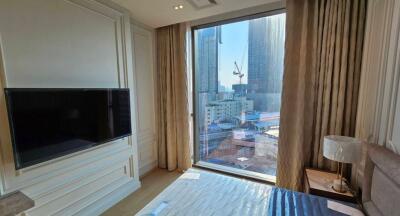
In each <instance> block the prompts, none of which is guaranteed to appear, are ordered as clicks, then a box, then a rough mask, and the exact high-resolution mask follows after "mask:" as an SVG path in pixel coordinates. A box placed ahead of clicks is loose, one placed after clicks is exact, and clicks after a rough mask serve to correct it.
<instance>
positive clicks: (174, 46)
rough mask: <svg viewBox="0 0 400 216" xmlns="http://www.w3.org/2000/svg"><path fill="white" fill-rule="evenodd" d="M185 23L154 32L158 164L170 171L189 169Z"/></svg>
mask: <svg viewBox="0 0 400 216" xmlns="http://www.w3.org/2000/svg"><path fill="white" fill-rule="evenodd" d="M186 31H187V28H186V24H185V23H182V24H175V25H171V26H166V27H162V28H159V29H157V30H156V38H157V39H156V44H157V45H156V47H157V78H156V79H157V86H156V87H157V108H158V109H157V119H158V124H157V126H158V165H159V167H160V168H166V169H168V170H170V171H172V170H175V169H178V170H180V171H183V170H186V169H188V168H190V166H191V159H190V158H191V157H190V144H189V131H190V130H189V111H188V110H189V107H188V86H187V85H188V82H187V81H188V79H187V69H188V67H187V62H186V59H187V52H186V50H187V47H186V46H187V37H186V36H187V35H186Z"/></svg>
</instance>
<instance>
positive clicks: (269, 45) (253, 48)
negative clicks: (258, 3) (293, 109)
mask: <svg viewBox="0 0 400 216" xmlns="http://www.w3.org/2000/svg"><path fill="white" fill-rule="evenodd" d="M284 42H285V14H279V15H274V16H269V17H263V18H259V19H254V20H250V21H249V46H248V86H247V97H248V98H249V99H251V100H254V109H255V110H257V111H267V112H277V111H279V110H280V96H281V91H282V76H283V58H284V53H283V51H284Z"/></svg>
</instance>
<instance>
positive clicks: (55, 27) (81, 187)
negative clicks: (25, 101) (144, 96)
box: [0, 0, 141, 216]
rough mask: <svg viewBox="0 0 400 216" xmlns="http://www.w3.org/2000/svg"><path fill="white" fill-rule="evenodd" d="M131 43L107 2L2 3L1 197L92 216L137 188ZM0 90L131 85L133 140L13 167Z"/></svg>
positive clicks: (50, 211)
mask: <svg viewBox="0 0 400 216" xmlns="http://www.w3.org/2000/svg"><path fill="white" fill-rule="evenodd" d="M131 40H132V36H131V28H130V20H129V12H128V11H127V10H125V9H123V8H121V7H119V6H118V5H116V4H114V3H112V2H109V1H107V0H35V1H26V0H2V1H1V2H0V81H1V82H0V148H1V149H0V151H1V153H0V174H1V176H0V177H1V179H0V181H1V184H0V193H1V194H5V193H9V192H12V191H15V190H21V191H22V192H24V193H25V194H26V195H28V196H29V197H31V198H32V199H33V200H34V201H35V207H33V208H32V209H29V210H27V211H26V212H25V214H26V215H41V216H42V215H74V214H79V215H98V214H100V213H101V212H103V211H105V210H106V209H107V208H109V207H111V206H112V205H114V204H115V203H116V202H118V201H120V200H121V199H122V198H124V197H125V196H127V195H128V194H130V193H132V192H133V191H135V190H136V189H137V188H139V187H140V182H139V167H138V149H137V137H138V130H137V128H138V125H139V126H140V125H141V124H137V113H138V112H137V111H138V110H137V104H136V103H137V99H136V93H137V92H136V91H137V90H138V89H139V88H138V87H137V86H136V84H135V76H134V72H133V69H134V68H133V62H132V43H131ZM5 87H32V88H45V87H47V88H74V87H76V88H91V87H96V88H130V92H131V109H132V110H131V114H132V119H131V120H132V134H133V135H132V136H130V137H127V138H124V139H120V140H117V141H114V142H110V143H106V144H104V145H101V146H98V147H95V148H92V149H88V150H84V151H80V152H77V153H74V154H71V155H67V156H64V157H61V158H57V159H53V160H51V161H47V162H44V163H41V164H37V165H34V166H31V167H28V168H24V169H21V170H15V168H14V159H13V154H12V145H11V139H10V133H9V126H8V118H7V111H6V106H5V98H4V91H3V88H5ZM139 128H140V127H139Z"/></svg>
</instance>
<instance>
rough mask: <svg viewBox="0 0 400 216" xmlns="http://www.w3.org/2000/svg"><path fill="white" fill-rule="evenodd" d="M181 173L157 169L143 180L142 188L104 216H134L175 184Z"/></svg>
mask: <svg viewBox="0 0 400 216" xmlns="http://www.w3.org/2000/svg"><path fill="white" fill-rule="evenodd" d="M180 175H181V173H179V172H176V171H175V172H168V171H167V170H164V169H155V170H153V171H152V172H150V173H149V174H147V175H146V176H144V177H143V178H142V179H141V182H142V187H141V188H140V189H139V190H137V191H135V192H134V193H133V194H131V195H129V196H128V197H126V198H125V199H123V200H122V201H120V202H119V203H117V204H116V205H115V206H113V207H112V208H110V209H109V210H107V211H106V212H105V213H104V214H103V216H128V215H129V216H133V215H135V214H136V213H137V212H139V211H140V210H141V209H142V208H143V207H144V206H146V204H147V203H149V202H150V201H151V200H153V199H154V198H155V197H156V196H157V195H158V194H159V193H161V192H162V191H163V190H164V189H165V188H166V187H168V185H170V184H171V183H172V182H174V181H175V180H176V179H177V178H178V177H179V176H180Z"/></svg>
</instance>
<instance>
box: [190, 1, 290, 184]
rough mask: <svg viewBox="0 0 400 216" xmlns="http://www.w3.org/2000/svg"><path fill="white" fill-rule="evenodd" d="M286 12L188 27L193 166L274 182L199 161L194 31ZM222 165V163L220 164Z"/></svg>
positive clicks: (265, 13)
mask: <svg viewBox="0 0 400 216" xmlns="http://www.w3.org/2000/svg"><path fill="white" fill-rule="evenodd" d="M283 13H286V9H285V8H279V9H274V10H269V11H265V12H261V13H256V14H251V15H245V16H239V17H233V18H228V19H221V20H218V21H215V22H210V23H205V24H200V25H193V26H191V27H190V34H191V35H190V39H191V58H192V59H191V60H192V61H191V64H192V65H191V70H192V74H191V78H192V80H191V81H192V88H191V91H192V109H193V110H192V114H191V117H192V122H193V124H192V125H193V128H192V130H193V131H192V134H193V142H191V143H192V147H193V155H192V165H193V166H194V167H199V168H204V169H209V170H214V171H217V172H221V173H225V174H229V175H233V176H239V177H244V178H248V179H252V180H256V181H262V182H266V183H270V184H275V182H276V178H267V179H265V178H263V176H259V175H246V173H245V172H240V170H238V172H232V171H231V168H229V167H227V168H226V169H219V168H217V167H211V166H208V165H207V164H206V163H200V164H199V162H201V161H200V152H199V147H200V146H199V145H200V140H199V134H200V131H199V127H198V124H197V121H198V119H199V116H198V114H199V113H198V107H197V103H196V102H197V101H198V99H199V98H198V96H197V95H198V94H197V87H198V84H197V80H199V79H198V78H197V76H198V73H196V69H195V65H196V58H195V51H196V50H195V31H196V30H199V29H204V28H209V27H215V26H220V25H225V24H231V23H236V22H242V21H246V20H252V19H257V18H262V17H268V16H273V15H277V14H283ZM220 166H222V165H220Z"/></svg>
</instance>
